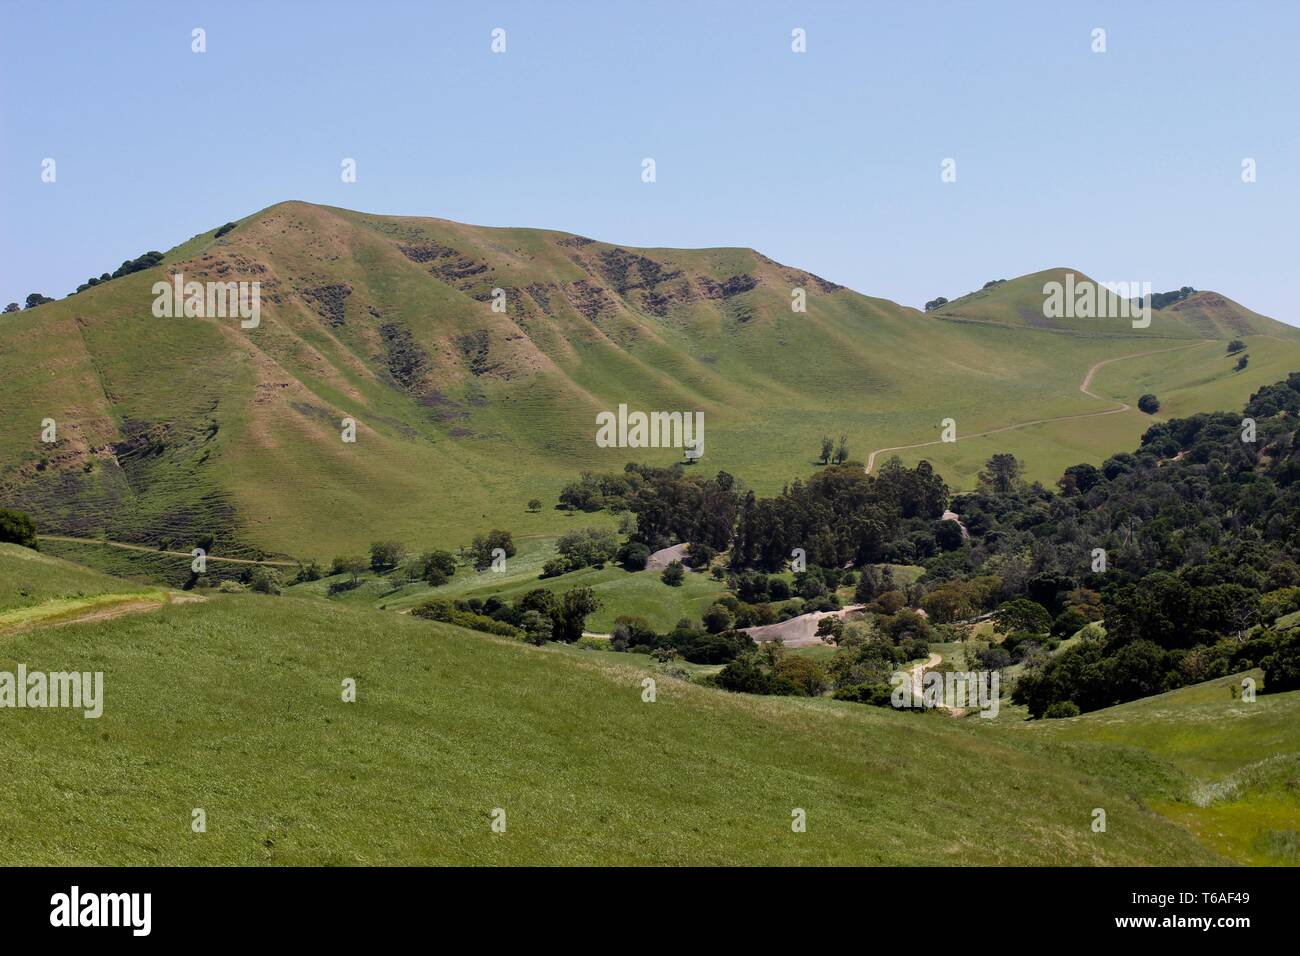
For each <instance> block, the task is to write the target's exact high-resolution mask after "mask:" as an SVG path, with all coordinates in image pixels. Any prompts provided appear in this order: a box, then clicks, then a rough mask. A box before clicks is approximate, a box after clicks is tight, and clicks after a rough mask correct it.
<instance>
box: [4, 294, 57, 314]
mask: <svg viewBox="0 0 1300 956" xmlns="http://www.w3.org/2000/svg"><path fill="white" fill-rule="evenodd" d="M53 301H54V300H53V299H51V298H50V297H49V296H48V295H42V294H41V293H39V292H33V293H31V294H29V295H28V296H27V299H26V304H25V305H24V306H21V307H20V306H19V305H18V303H17V302H10V303H9V304H8V305H6V306H5V311H6V312H20V311H22V309H24V308H27V309H34V308H36V307H37V306H38V305H44V304H45V303H46V302H53Z"/></svg>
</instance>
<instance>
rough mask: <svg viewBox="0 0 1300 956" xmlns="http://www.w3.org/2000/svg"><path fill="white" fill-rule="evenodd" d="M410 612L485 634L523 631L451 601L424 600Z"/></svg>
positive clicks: (519, 633)
mask: <svg viewBox="0 0 1300 956" xmlns="http://www.w3.org/2000/svg"><path fill="white" fill-rule="evenodd" d="M411 614H412V615H413V616H415V617H418V618H423V619H424V620H427V621H442V622H444V623H446V624H455V625H456V626H457V627H464V628H468V629H469V630H471V631H483V632H485V633H487V634H499V635H501V636H503V637H520V636H522V635H523V633H524V632H523V631H522V630H520V629H519V628H517V627H514V626H513V625H510V624H506V623H505V622H503V621H498V620H495V619H494V618H491V617H488V616H486V615H484V614H477V613H475V612H473V611H470V610H466V609H464V608H460V607H457V606H456V604H454V603H452V602H451V601H445V600H433V601H426V602H425V603H424V604H421V605H419V606H418V607H416V608H414V609H413V610H412V611H411Z"/></svg>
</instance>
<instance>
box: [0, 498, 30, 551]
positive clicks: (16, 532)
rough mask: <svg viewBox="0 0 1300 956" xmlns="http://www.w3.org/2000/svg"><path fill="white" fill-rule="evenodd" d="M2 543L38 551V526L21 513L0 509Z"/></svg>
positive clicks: (0, 539) (0, 537) (0, 538)
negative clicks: (5, 542)
mask: <svg viewBox="0 0 1300 956" xmlns="http://www.w3.org/2000/svg"><path fill="white" fill-rule="evenodd" d="M0 541H7V542H9V543H11V544H18V545H22V546H23V547H24V548H31V549H33V550H35V549H36V524H35V523H34V522H33V521H32V519H31V518H29V517H28V516H27V515H25V514H23V513H22V512H21V511H11V510H10V509H8V508H0Z"/></svg>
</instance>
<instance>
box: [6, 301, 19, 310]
mask: <svg viewBox="0 0 1300 956" xmlns="http://www.w3.org/2000/svg"><path fill="white" fill-rule="evenodd" d="M21 310H22V307H21V306H20V305H19V304H18V303H17V302H10V303H9V304H8V305H6V306H5V311H6V312H19V311H21Z"/></svg>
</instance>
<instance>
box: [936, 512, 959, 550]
mask: <svg viewBox="0 0 1300 956" xmlns="http://www.w3.org/2000/svg"><path fill="white" fill-rule="evenodd" d="M961 542H962V536H961V525H960V524H958V523H957V522H956V521H953V520H952V519H951V518H950V519H948V520H947V521H936V522H935V524H934V543H935V544H937V545H938V546H939V547H940V548H942V549H943V550H944V551H956V550H957V549H958V548H960V547H961Z"/></svg>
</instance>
